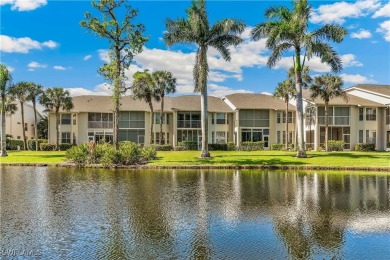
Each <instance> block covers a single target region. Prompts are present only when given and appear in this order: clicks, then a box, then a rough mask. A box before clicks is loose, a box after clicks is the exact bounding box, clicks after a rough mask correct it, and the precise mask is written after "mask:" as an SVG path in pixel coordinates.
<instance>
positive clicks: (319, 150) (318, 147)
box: [316, 145, 324, 152]
mask: <svg viewBox="0 0 390 260" xmlns="http://www.w3.org/2000/svg"><path fill="white" fill-rule="evenodd" d="M322 150H324V147H322V146H321V145H320V146H317V148H316V151H317V152H322Z"/></svg>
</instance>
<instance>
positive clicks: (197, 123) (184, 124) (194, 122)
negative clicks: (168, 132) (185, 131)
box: [177, 120, 202, 128]
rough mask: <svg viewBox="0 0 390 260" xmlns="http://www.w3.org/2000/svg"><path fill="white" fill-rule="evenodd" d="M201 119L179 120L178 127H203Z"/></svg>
mask: <svg viewBox="0 0 390 260" xmlns="http://www.w3.org/2000/svg"><path fill="white" fill-rule="evenodd" d="M201 127H202V126H201V121H200V120H191V121H187V120H177V128H201Z"/></svg>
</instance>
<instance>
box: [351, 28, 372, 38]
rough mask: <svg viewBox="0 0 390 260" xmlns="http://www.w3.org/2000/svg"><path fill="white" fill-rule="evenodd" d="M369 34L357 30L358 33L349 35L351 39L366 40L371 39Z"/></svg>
mask: <svg viewBox="0 0 390 260" xmlns="http://www.w3.org/2000/svg"><path fill="white" fill-rule="evenodd" d="M371 36H372V35H371V33H370V31H368V30H359V31H358V32H354V33H351V38H357V39H366V38H371Z"/></svg>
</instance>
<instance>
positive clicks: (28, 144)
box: [27, 139, 47, 150]
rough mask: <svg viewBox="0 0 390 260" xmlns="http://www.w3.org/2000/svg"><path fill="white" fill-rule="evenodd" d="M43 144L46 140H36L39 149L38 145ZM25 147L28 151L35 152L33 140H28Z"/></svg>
mask: <svg viewBox="0 0 390 260" xmlns="http://www.w3.org/2000/svg"><path fill="white" fill-rule="evenodd" d="M43 143H47V140H46V139H38V148H40V145H41V144H43ZM27 147H28V149H29V150H35V139H30V140H28V141H27Z"/></svg>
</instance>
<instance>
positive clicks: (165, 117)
mask: <svg viewBox="0 0 390 260" xmlns="http://www.w3.org/2000/svg"><path fill="white" fill-rule="evenodd" d="M154 123H155V124H156V125H159V124H160V112H156V113H154ZM166 124H169V115H168V114H166V113H164V115H163V125H166Z"/></svg>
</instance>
